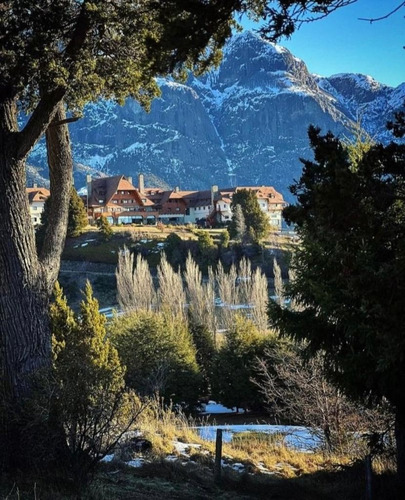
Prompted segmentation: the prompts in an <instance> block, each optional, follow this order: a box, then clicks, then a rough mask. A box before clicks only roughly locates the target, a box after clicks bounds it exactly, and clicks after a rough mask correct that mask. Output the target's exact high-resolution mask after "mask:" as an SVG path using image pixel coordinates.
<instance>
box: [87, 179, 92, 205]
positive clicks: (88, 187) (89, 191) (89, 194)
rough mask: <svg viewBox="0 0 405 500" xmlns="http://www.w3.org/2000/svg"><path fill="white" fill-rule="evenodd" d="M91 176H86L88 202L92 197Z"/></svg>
mask: <svg viewBox="0 0 405 500" xmlns="http://www.w3.org/2000/svg"><path fill="white" fill-rule="evenodd" d="M91 183H92V180H91V175H86V184H87V202H88V200H89V199H90V197H91Z"/></svg>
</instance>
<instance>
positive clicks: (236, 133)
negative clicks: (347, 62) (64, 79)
mask: <svg viewBox="0 0 405 500" xmlns="http://www.w3.org/2000/svg"><path fill="white" fill-rule="evenodd" d="M158 83H159V86H160V87H161V90H162V95H161V97H160V98H158V99H155V101H154V102H153V103H152V107H151V111H150V113H146V112H145V111H144V110H143V109H142V108H141V107H140V106H139V105H138V104H137V103H136V102H135V101H134V100H132V99H128V100H127V102H126V104H125V106H123V107H120V106H118V105H116V104H114V103H112V102H107V101H100V102H99V103H95V104H94V103H93V104H89V105H88V106H87V107H86V108H85V110H84V112H85V116H84V118H83V119H81V120H80V121H78V122H76V123H74V124H72V126H71V127H70V130H71V136H72V144H73V150H74V158H75V161H76V163H77V164H80V165H81V166H80V168H77V169H76V179H77V180H79V179H81V180H79V182H78V183H77V184H78V187H80V184H84V172H85V171H86V169H87V172H88V171H91V172H93V173H94V175H100V174H103V175H114V174H118V173H119V174H124V175H131V176H132V177H134V178H136V176H137V174H138V173H141V172H142V173H144V174H145V175H146V184H147V185H148V184H149V185H151V183H156V182H160V180H161V181H162V182H165V183H166V184H169V185H171V186H176V185H178V186H180V187H181V188H183V189H204V188H208V187H210V185H211V184H219V185H222V186H225V185H255V184H256V185H263V184H264V185H273V186H274V187H275V188H276V189H277V190H279V191H281V192H282V193H283V195H284V196H285V197H286V198H287V199H289V192H288V186H289V185H290V184H291V183H292V180H293V179H294V178H298V177H299V175H300V171H301V163H300V161H299V158H303V157H304V158H305V157H306V158H308V157H310V156H311V154H312V153H311V151H310V149H309V145H308V138H307V129H308V126H309V125H310V124H315V125H318V126H320V127H321V128H322V129H323V130H324V131H326V130H332V131H333V132H335V133H336V134H340V135H342V134H344V135H348V134H349V133H350V122H351V121H352V120H355V119H357V117H358V116H359V112H360V113H361V118H362V120H363V121H362V125H363V127H365V128H366V130H367V131H368V132H369V133H370V134H372V135H373V136H374V137H375V138H376V139H378V140H383V141H388V140H390V138H389V137H388V135H387V132H386V129H385V123H386V121H387V120H388V119H390V118H392V113H393V110H394V109H395V107H398V106H399V105H400V104H401V99H402V100H403V98H404V97H405V84H403V85H402V86H399V87H398V88H397V89H392V88H391V87H387V86H386V85H382V84H380V83H378V82H376V81H375V80H374V79H372V78H371V77H367V76H364V75H357V74H355V75H353V74H341V75H334V76H332V77H329V78H324V77H320V76H315V75H311V74H310V73H309V71H308V69H307V67H306V65H305V63H304V62H303V61H302V60H300V59H298V58H297V57H295V56H294V55H293V54H291V52H289V51H288V50H287V49H285V48H283V47H281V46H279V45H276V44H273V43H270V42H267V41H265V40H263V39H261V38H260V36H259V35H257V34H255V33H252V32H244V33H241V34H238V35H235V36H234V37H233V38H232V39H231V40H230V42H229V43H228V45H227V46H226V47H225V49H224V58H223V61H222V63H221V65H220V66H219V67H218V68H217V69H214V70H212V71H210V72H208V73H207V74H206V75H203V76H202V77H199V78H197V77H195V76H192V75H190V77H189V80H188V81H187V82H186V83H185V84H180V83H177V82H173V81H172V80H171V79H170V78H161V79H158ZM30 164H31V165H35V166H37V167H42V168H44V167H45V166H46V152H45V148H44V145H43V143H40V144H39V145H38V146H37V147H36V148H35V150H34V152H33V154H32V155H31V158H30ZM44 171H45V169H44ZM148 179H149V183H148ZM290 199H291V198H290Z"/></svg>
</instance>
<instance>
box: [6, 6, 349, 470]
mask: <svg viewBox="0 0 405 500" xmlns="http://www.w3.org/2000/svg"><path fill="white" fill-rule="evenodd" d="M347 3H350V1H349V0H321V1H316V2H313V1H296V2H295V1H293V2H292V1H291V0H279V1H278V2H271V3H270V2H269V5H270V4H271V5H273V6H275V7H274V8H273V7H272V8H270V7H268V5H267V2H265V1H263V0H138V1H136V2H135V1H130V0H92V1H88V0H81V1H79V0H35V1H33V0H6V1H4V2H2V3H1V5H0V74H1V83H0V214H1V218H0V369H1V403H2V405H1V406H2V409H1V412H0V421H1V426H0V462H2V463H3V464H4V465H6V466H7V465H10V458H11V457H12V456H13V450H15V449H16V448H15V442H16V441H17V442H18V440H19V439H20V435H19V427H18V425H14V424H13V423H12V422H13V421H14V422H15V418H11V417H10V411H11V410H12V411H13V414H14V415H16V414H17V415H18V413H19V408H20V406H21V401H22V400H23V398H24V396H27V395H29V393H30V391H31V380H32V375H33V373H35V371H37V370H38V369H40V368H43V367H46V366H48V365H49V364H50V360H51V350H50V329H49V321H48V302H49V297H50V295H51V291H52V289H53V285H54V282H55V279H56V277H57V274H58V270H59V260H60V254H61V251H62V247H63V242H64V239H65V235H66V225H67V215H68V204H69V194H70V183H71V170H72V158H71V153H70V144H69V136H68V130H67V125H66V124H67V123H68V122H69V121H71V120H72V119H74V116H69V117H68V118H67V119H66V116H65V112H66V109H69V110H70V112H73V114H74V112H75V111H78V110H80V109H81V107H82V106H83V105H84V104H85V103H86V102H87V101H89V100H95V99H98V98H101V97H103V98H114V99H116V100H117V101H118V102H123V101H124V99H125V98H126V97H127V96H132V97H134V98H135V99H137V100H138V101H139V102H140V103H141V104H142V105H143V106H145V107H146V108H147V107H148V105H149V103H150V101H151V99H152V98H153V97H154V96H156V95H158V88H157V86H156V83H155V80H154V77H155V76H158V75H166V74H174V75H177V76H180V75H182V74H184V72H185V70H194V71H197V72H198V71H202V70H204V69H206V68H207V67H209V66H210V65H212V64H215V63H217V62H218V61H219V57H220V48H221V46H222V45H223V44H224V42H225V41H226V39H227V37H229V36H230V34H231V29H232V27H233V26H234V21H233V18H234V16H235V14H237V13H239V14H244V13H247V14H249V15H251V16H253V17H254V18H259V17H265V18H267V21H268V22H267V25H266V26H267V28H268V29H267V32H268V34H269V36H270V35H271V33H274V34H275V35H276V36H277V35H280V34H285V33H287V34H291V32H292V27H293V26H294V24H295V23H297V22H299V21H300V19H303V18H304V17H305V16H306V15H307V12H309V13H310V14H311V13H312V14H313V15H315V16H323V15H325V14H326V13H327V12H328V11H330V10H333V9H335V8H336V7H339V6H342V5H345V4H347ZM19 111H25V112H26V113H28V114H29V119H28V121H27V122H26V124H25V126H24V127H23V128H22V129H21V130H20V127H19V124H18V120H17V115H18V112H19ZM45 133H46V140H47V146H48V163H49V170H50V172H49V177H50V188H51V192H52V200H51V207H50V214H49V224H48V228H47V234H46V237H45V244H44V245H43V247H42V249H41V254H40V255H37V252H36V249H35V241H34V231H33V228H32V225H31V221H30V216H29V208H28V202H27V197H26V193H25V183H26V178H25V161H26V158H27V155H28V154H29V152H30V151H31V149H32V148H33V146H34V145H35V144H36V143H37V142H38V140H39V139H40V138H41V136H43V135H44V134H45ZM15 455H16V454H15V453H14V457H15ZM15 458H17V461H18V459H20V458H24V457H15Z"/></svg>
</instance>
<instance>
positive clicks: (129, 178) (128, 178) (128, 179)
mask: <svg viewBox="0 0 405 500" xmlns="http://www.w3.org/2000/svg"><path fill="white" fill-rule="evenodd" d="M127 181H128V182H129V183H130V184H132V177H131V176H129V177H127Z"/></svg>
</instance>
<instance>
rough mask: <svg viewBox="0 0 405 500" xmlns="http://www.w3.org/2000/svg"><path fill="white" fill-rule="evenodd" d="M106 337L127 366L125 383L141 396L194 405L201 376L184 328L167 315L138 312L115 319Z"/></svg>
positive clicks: (177, 320)
mask: <svg viewBox="0 0 405 500" xmlns="http://www.w3.org/2000/svg"><path fill="white" fill-rule="evenodd" d="M108 329H109V334H110V336H111V340H112V342H113V344H114V345H115V346H116V348H117V350H118V353H119V355H120V358H121V360H122V362H123V363H124V364H125V365H126V367H127V372H126V376H125V378H126V382H127V384H128V385H129V386H130V387H132V388H133V389H135V390H136V391H139V392H140V393H142V394H145V395H152V394H159V395H160V396H163V397H164V398H166V399H171V400H173V401H175V402H181V401H184V402H186V403H194V402H196V401H197V399H198V397H199V393H200V386H201V374H200V372H199V368H198V365H197V361H196V351H195V348H194V346H193V343H192V339H191V335H190V332H189V331H188V328H187V325H186V323H185V322H184V321H182V320H180V319H171V317H169V315H164V314H161V313H155V312H146V311H139V312H136V313H131V314H128V315H125V316H120V317H117V318H115V319H114V320H113V321H112V322H111V324H110V325H109V328H108Z"/></svg>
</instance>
